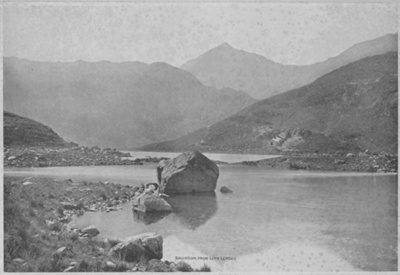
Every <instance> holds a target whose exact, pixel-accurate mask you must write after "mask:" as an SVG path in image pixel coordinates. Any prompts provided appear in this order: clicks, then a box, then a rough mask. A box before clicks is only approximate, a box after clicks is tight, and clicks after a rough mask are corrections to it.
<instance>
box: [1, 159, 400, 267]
mask: <svg viewBox="0 0 400 275" xmlns="http://www.w3.org/2000/svg"><path fill="white" fill-rule="evenodd" d="M219 167H220V178H219V180H218V186H217V191H216V192H215V193H212V194H202V195H195V196H192V195H181V196H175V197H171V198H169V199H168V201H169V202H170V204H171V205H172V207H173V209H174V212H173V213H170V214H158V215H139V214H135V213H133V212H132V210H131V208H130V205H129V204H126V205H125V206H124V207H123V210H121V211H118V212H110V213H105V212H97V213H85V214H84V215H83V216H81V217H78V218H75V219H74V220H73V223H74V224H76V225H77V226H78V227H84V226H88V225H95V226H96V227H97V228H98V229H99V230H100V232H101V234H102V236H104V237H113V238H122V237H127V236H132V235H136V234H140V233H143V232H157V233H159V234H161V235H162V236H163V237H164V259H166V260H176V259H177V258H176V257H196V258H198V257H203V258H202V260H199V259H196V260H187V261H188V262H189V263H191V264H192V265H193V266H202V265H203V263H207V264H208V265H209V266H211V268H212V269H213V271H243V270H246V271H353V270H360V269H361V270H371V271H375V270H382V271H389V270H390V271H393V270H397V175H394V174H392V175H388V174H385V175H384V174H368V173H335V172H307V171H278V170H266V169H263V168H256V167H248V166H241V165H235V166H233V165H231V166H230V165H220V166H219ZM155 170H156V169H155V165H149V166H134V167H132V166H118V167H62V168H59V167H53V168H40V169H37V168H36V169H6V171H5V174H6V175H21V174H23V175H36V176H43V175H44V176H51V177H61V178H64V179H65V178H72V179H74V180H82V179H85V180H92V181H97V180H109V181H113V182H119V183H124V184H132V185H137V184H139V183H142V182H151V181H155V179H156V172H155ZM223 185H225V186H227V187H229V188H230V189H231V190H233V193H232V194H227V195H224V194H221V193H220V192H219V191H218V190H219V188H220V187H221V186H223ZM204 257H208V259H206V258H204ZM211 257H214V258H213V259H211ZM217 257H219V258H217ZM222 257H229V258H227V259H222Z"/></svg>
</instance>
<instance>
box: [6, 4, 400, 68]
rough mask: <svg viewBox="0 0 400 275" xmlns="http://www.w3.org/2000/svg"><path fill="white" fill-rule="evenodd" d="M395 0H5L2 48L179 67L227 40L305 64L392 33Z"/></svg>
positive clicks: (40, 57) (32, 55)
mask: <svg viewBox="0 0 400 275" xmlns="http://www.w3.org/2000/svg"><path fill="white" fill-rule="evenodd" d="M397 16H398V12H397V4H396V3H393V2H392V3H336V4H332V3H331V4H329V3H254V2H253V3H252V2H247V3H237V2H236V3H229V2H225V3H215V2H211V3H205V2H203V3H199V2H197V3H196V2H191V3H179V2H164V3H162V2H159V3H156V2H152V3H138V2H136V3H121V2H120V3H71V4H66V3H30V4H28V3H24V4H22V3H19V4H16V3H6V4H4V6H3V54H4V55H5V56H16V57H21V58H27V59H30V60H37V61H62V62H69V61H76V60H85V61H102V60H108V61H115V62H124V61H141V62H145V63H152V62H167V63H169V64H171V65H174V66H180V65H182V64H183V63H185V62H186V61H188V60H190V59H193V58H196V57H198V56H199V55H201V54H203V53H205V52H206V51H207V50H209V49H211V48H213V47H216V46H218V45H220V44H222V43H224V42H227V43H228V44H230V45H231V46H232V47H234V48H236V49H240V50H244V51H247V52H252V53H257V54H260V55H263V56H265V57H267V58H268V59H271V60H273V61H275V62H279V63H282V64H294V65H305V64H312V63H316V62H319V61H323V60H326V59H327V58H329V57H332V56H336V55H338V54H340V53H341V52H343V51H344V50H346V49H348V48H349V47H351V46H353V45H354V44H356V43H359V42H362V41H366V40H370V39H374V38H376V37H379V36H382V35H385V34H387V33H395V32H397V29H398V24H397Z"/></svg>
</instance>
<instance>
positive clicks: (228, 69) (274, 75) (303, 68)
mask: <svg viewBox="0 0 400 275" xmlns="http://www.w3.org/2000/svg"><path fill="white" fill-rule="evenodd" d="M397 41H398V35H397V33H395V34H387V35H384V36H380V37H378V38H374V39H371V40H367V41H363V42H360V43H357V44H355V45H353V46H352V47H350V48H348V49H347V50H344V51H343V52H342V53H340V54H338V55H336V56H334V57H330V58H328V59H326V60H325V61H321V62H317V63H315V64H309V65H284V64H280V63H277V62H275V61H273V60H271V59H269V58H267V57H264V56H262V55H260V54H255V53H250V52H246V51H243V50H237V49H234V48H233V47H231V46H229V47H221V45H219V46H217V47H215V48H212V49H210V50H209V51H207V52H205V53H203V54H202V55H200V56H199V57H197V58H194V59H191V60H188V61H187V62H185V63H184V64H183V65H181V67H180V68H182V69H184V70H187V71H189V72H191V73H193V74H194V75H195V76H196V77H197V78H198V79H199V80H200V81H201V82H202V83H204V84H205V85H211V86H213V87H216V88H223V87H231V88H233V89H240V90H244V91H245V92H247V93H249V94H250V95H251V96H252V97H254V98H256V99H265V98H268V97H270V96H273V95H275V94H279V93H282V92H285V91H288V90H291V89H294V88H298V87H301V86H304V85H306V84H309V83H311V82H312V81H314V80H316V79H317V78H318V77H320V76H322V75H324V74H326V73H328V72H330V71H332V70H334V69H337V68H340V67H342V66H344V65H346V64H349V63H351V62H354V61H356V60H359V59H362V58H364V57H367V56H373V55H377V54H382V53H385V52H389V51H397V50H398V42H397ZM222 45H224V43H223V44H222Z"/></svg>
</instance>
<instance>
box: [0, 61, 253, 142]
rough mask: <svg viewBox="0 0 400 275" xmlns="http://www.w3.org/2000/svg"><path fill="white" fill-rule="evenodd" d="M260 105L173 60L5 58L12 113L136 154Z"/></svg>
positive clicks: (67, 136) (65, 134)
mask: <svg viewBox="0 0 400 275" xmlns="http://www.w3.org/2000/svg"><path fill="white" fill-rule="evenodd" d="M254 102H255V100H254V99H253V98H251V97H250V96H248V95H247V94H246V93H244V92H241V91H235V90H232V89H230V88H226V89H221V90H217V89H215V88H212V87H207V86H204V85H203V84H201V82H200V81H198V80H197V79H196V78H195V77H194V76H193V75H192V74H190V73H188V72H186V71H184V70H181V69H179V68H176V67H173V66H170V65H168V64H166V63H153V64H150V65H148V64H144V63H140V62H124V63H113V62H84V61H77V62H67V63H62V62H36V61H29V60H25V59H18V58H7V57H6V58H4V109H5V110H7V111H10V112H14V113H17V114H20V115H23V116H26V117H29V118H32V119H35V120H37V121H41V122H43V123H45V124H47V125H49V126H50V127H52V128H53V129H54V130H55V131H57V133H59V134H60V135H61V136H62V137H64V138H65V139H66V140H71V141H74V142H77V143H79V144H82V145H89V146H93V145H98V146H101V147H113V148H120V149H131V148H135V147H137V146H140V145H143V144H148V143H152V142H158V141H162V140H166V139H173V138H176V137H179V136H182V135H185V134H187V133H189V132H191V131H194V130H197V129H200V128H203V127H205V126H207V125H210V124H213V123H215V122H217V121H219V120H220V119H223V118H226V117H228V116H230V115H233V114H234V113H236V112H238V111H239V110H241V109H242V108H244V107H246V106H248V105H250V104H252V103H254Z"/></svg>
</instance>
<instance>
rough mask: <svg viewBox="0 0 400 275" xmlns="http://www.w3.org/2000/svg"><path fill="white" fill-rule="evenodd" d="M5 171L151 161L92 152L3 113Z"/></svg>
mask: <svg viewBox="0 0 400 275" xmlns="http://www.w3.org/2000/svg"><path fill="white" fill-rule="evenodd" d="M3 122H4V124H3V127H4V128H3V133H4V153H3V157H4V159H3V161H4V167H47V166H87V165H135V164H138V165H140V164H143V162H147V161H153V160H152V159H149V160H140V159H137V160H129V159H125V157H130V156H131V155H130V154H129V153H123V152H119V151H117V150H116V149H110V148H105V149H101V148H99V147H97V146H95V147H92V148H89V147H85V146H78V144H76V143H72V142H70V143H67V142H65V141H64V140H63V139H62V138H61V137H60V136H59V135H58V134H57V133H56V132H54V131H53V130H52V129H51V128H50V127H49V126H46V125H44V124H42V123H40V122H37V121H34V120H32V119H29V118H25V117H21V116H18V115H16V114H13V113H10V112H4V121H3Z"/></svg>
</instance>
